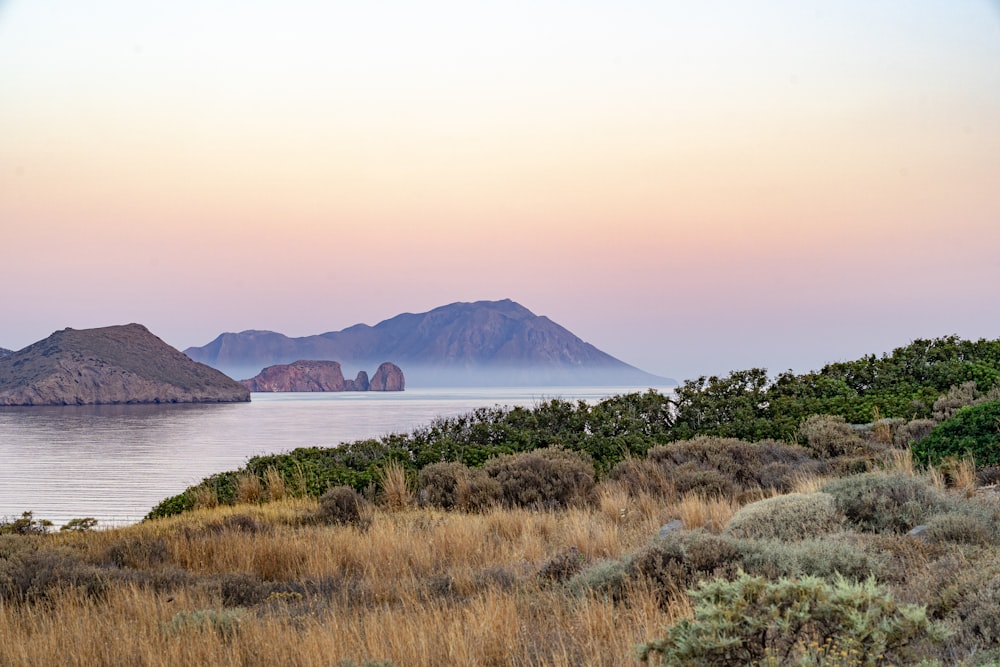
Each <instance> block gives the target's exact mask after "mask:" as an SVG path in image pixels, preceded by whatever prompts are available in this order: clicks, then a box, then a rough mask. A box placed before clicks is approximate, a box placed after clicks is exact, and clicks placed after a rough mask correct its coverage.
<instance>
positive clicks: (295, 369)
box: [240, 360, 344, 391]
mask: <svg viewBox="0 0 1000 667" xmlns="http://www.w3.org/2000/svg"><path fill="white" fill-rule="evenodd" d="M240 384H242V385H243V386H244V387H246V388H247V389H249V390H250V391H344V373H343V371H341V370H340V364H339V363H337V362H336V361H302V360H300V361H296V362H295V363H292V364H279V365H275V366H268V367H267V368H265V369H264V370H262V371H261V372H260V373H259V374H258V375H256V376H255V377H252V378H250V379H249V380H240Z"/></svg>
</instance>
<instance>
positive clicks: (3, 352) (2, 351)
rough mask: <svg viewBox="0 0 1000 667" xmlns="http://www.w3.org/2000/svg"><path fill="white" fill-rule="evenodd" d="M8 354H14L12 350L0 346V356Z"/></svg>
mask: <svg viewBox="0 0 1000 667" xmlns="http://www.w3.org/2000/svg"><path fill="white" fill-rule="evenodd" d="M8 354H14V350H8V349H7V348H5V347H0V357H6V356H7V355H8Z"/></svg>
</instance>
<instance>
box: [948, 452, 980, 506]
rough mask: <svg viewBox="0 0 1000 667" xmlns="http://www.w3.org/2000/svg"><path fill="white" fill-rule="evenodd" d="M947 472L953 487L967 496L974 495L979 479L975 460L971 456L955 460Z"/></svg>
mask: <svg viewBox="0 0 1000 667" xmlns="http://www.w3.org/2000/svg"><path fill="white" fill-rule="evenodd" d="M949 472H950V475H951V484H952V486H953V487H955V488H956V489H958V490H959V491H961V492H962V493H964V494H965V495H966V496H967V497H969V498H971V497H972V496H974V495H976V489H977V488H978V486H979V479H978V477H977V475H976V462H975V461H974V460H973V459H972V458H971V457H966V458H963V459H959V460H958V461H955V462H954V463H953V465H952V466H951V468H950V471H949Z"/></svg>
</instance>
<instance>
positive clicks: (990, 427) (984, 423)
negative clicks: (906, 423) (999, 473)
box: [913, 401, 1000, 466]
mask: <svg viewBox="0 0 1000 667" xmlns="http://www.w3.org/2000/svg"><path fill="white" fill-rule="evenodd" d="M949 456H954V457H957V458H963V457H966V456H971V457H972V458H973V460H974V461H975V462H976V465H983V466H995V465H1000V401H992V402H990V403H983V404H981V405H976V406H973V407H966V408H962V409H961V410H959V411H958V412H957V413H955V416H954V417H952V418H951V419H948V420H946V421H943V422H941V423H940V424H938V426H937V427H936V428H935V429H934V430H933V431H931V432H930V435H928V436H927V437H926V438H924V439H923V440H921V441H920V442H918V443H916V444H914V445H913V458H914V460H915V461H917V462H918V463H922V464H924V465H937V464H938V463H940V462H941V461H942V460H943V459H945V458H946V457H949Z"/></svg>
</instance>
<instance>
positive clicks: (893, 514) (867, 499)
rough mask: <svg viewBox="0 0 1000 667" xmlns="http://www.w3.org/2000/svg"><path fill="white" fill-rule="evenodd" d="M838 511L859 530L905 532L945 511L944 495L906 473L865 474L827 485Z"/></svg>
mask: <svg viewBox="0 0 1000 667" xmlns="http://www.w3.org/2000/svg"><path fill="white" fill-rule="evenodd" d="M820 491H822V492H824V493H829V494H830V495H832V496H833V497H834V499H835V501H836V504H837V509H839V510H840V511H841V512H843V513H844V515H845V516H846V517H847V521H848V522H849V523H850V524H853V525H854V527H856V528H857V529H858V530H861V531H863V532H871V533H905V532H907V531H909V530H910V529H911V528H913V527H914V526H915V525H917V524H919V523H921V522H922V521H923V520H924V519H925V518H926V517H928V516H930V515H932V514H935V513H936V512H938V511H941V510H943V509H945V508H946V506H947V502H946V500H945V498H944V496H942V495H941V493H940V492H938V491H937V490H936V489H934V488H933V487H932V486H931V485H930V484H929V483H928V482H927V481H926V480H924V479H921V478H919V477H910V476H908V475H903V474H890V475H886V474H884V473H877V472H876V473H865V474H863V475H854V476H851V477H844V478H842V479H836V480H833V481H830V482H827V483H826V484H825V485H823V487H822V488H821V489H820Z"/></svg>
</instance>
